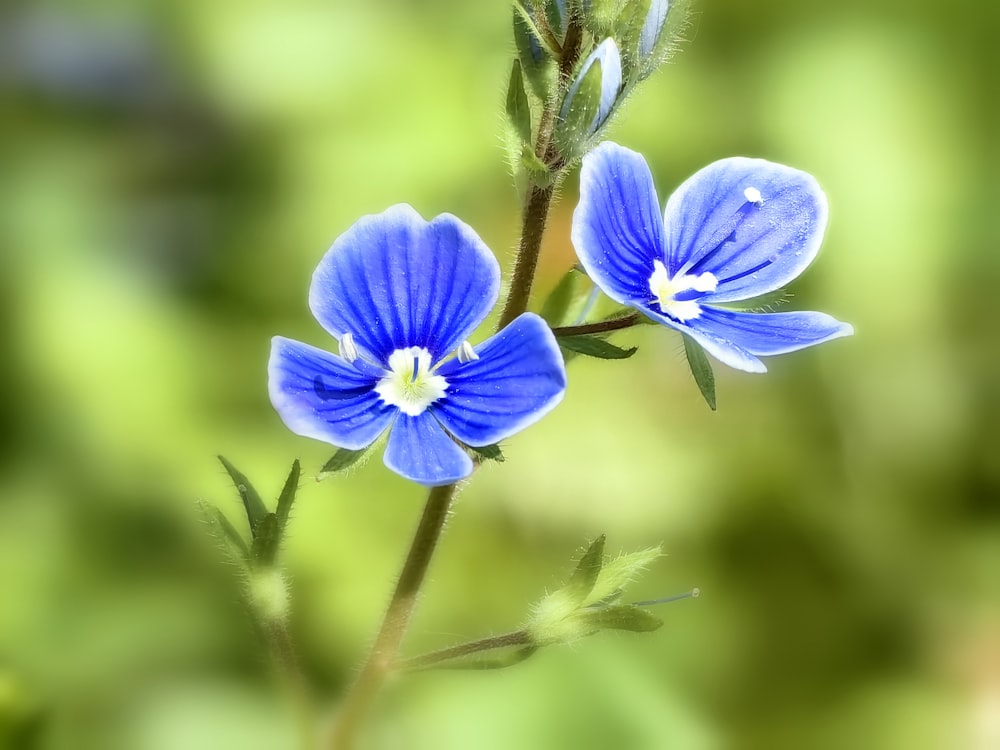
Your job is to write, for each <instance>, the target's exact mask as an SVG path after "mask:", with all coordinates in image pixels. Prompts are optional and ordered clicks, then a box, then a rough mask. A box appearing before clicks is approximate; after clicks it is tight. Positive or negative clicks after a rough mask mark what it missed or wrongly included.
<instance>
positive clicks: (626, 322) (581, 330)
mask: <svg viewBox="0 0 1000 750" xmlns="http://www.w3.org/2000/svg"><path fill="white" fill-rule="evenodd" d="M638 322H639V313H632V314H631V315H626V316H624V317H621V318H613V319H612V320H602V321H601V322H600V323H584V324H583V325H578V326H561V327H559V328H553V329H552V333H554V334H555V335H556V336H584V335H586V334H588V333H609V332H611V331H620V330H622V329H624V328H631V327H632V326H634V325H636V324H637V323H638Z"/></svg>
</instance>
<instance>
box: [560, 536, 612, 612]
mask: <svg viewBox="0 0 1000 750" xmlns="http://www.w3.org/2000/svg"><path fill="white" fill-rule="evenodd" d="M605 541H606V537H605V535H604V534H601V535H600V536H599V537H597V538H596V539H595V540H594V541H592V542H591V543H590V546H589V547H587V551H586V552H584V553H583V557H581V558H580V562H578V563H577V565H576V570H574V571H573V575H572V576H570V579H569V582H568V583H567V584H566V586H565V591H566V593H567V594H568V595H569V597H570V598H571V599H572V600H573V601H574V602H575V603H576V604H583V602H585V601H586V599H587V596H588V595H589V594H590V592H591V591H592V590H593V588H594V584H595V583H597V577H598V576H599V575H600V574H601V568H603V567H604V543H605Z"/></svg>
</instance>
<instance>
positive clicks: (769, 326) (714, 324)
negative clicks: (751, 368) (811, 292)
mask: <svg viewBox="0 0 1000 750" xmlns="http://www.w3.org/2000/svg"><path fill="white" fill-rule="evenodd" d="M688 324H689V325H690V326H691V327H692V328H694V329H696V330H700V331H705V332H708V333H711V334H713V335H715V336H718V337H719V338H723V339H727V340H729V341H732V342H733V343H735V344H737V345H738V346H739V347H740V348H742V349H745V350H746V351H748V352H750V353H751V354H756V355H758V356H771V355H774V354H786V353H787V352H794V351H797V350H799V349H805V348H806V347H807V346H814V345H816V344H822V343H823V342H824V341H830V340H831V339H837V338H840V337H842V336H850V335H851V334H853V333H854V328H852V327H851V326H850V325H848V324H847V323H841V322H840V321H839V320H836V319H835V318H832V317H830V316H829V315H827V314H826V313H821V312H779V313H752V312H736V311H733V310H720V309H718V308H712V307H703V308H702V314H701V315H700V316H699V317H698V318H695V319H694V320H689V321H688Z"/></svg>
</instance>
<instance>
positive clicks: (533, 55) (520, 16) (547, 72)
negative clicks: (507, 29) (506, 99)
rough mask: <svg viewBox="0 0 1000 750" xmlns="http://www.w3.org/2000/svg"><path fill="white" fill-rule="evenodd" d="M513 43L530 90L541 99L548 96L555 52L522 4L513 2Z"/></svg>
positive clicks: (516, 1) (516, 0)
mask: <svg viewBox="0 0 1000 750" xmlns="http://www.w3.org/2000/svg"><path fill="white" fill-rule="evenodd" d="M514 44H515V45H516V46H517V56H518V59H519V60H520V61H521V69H522V71H523V72H524V77H525V78H526V79H527V81H528V84H529V85H530V86H531V90H532V91H533V92H534V93H535V96H537V97H538V98H539V99H541V100H542V101H545V100H546V99H548V97H549V88H550V87H551V85H552V81H553V78H554V75H553V70H554V65H553V63H552V61H553V60H554V59H555V54H554V52H553V50H552V48H551V47H550V46H549V44H548V41H547V40H546V39H545V37H544V35H543V34H542V33H541V32H540V31H539V29H538V26H537V25H535V21H534V19H533V18H532V16H531V13H530V12H529V11H528V10H527V9H526V8H525V7H524V5H523V4H522V3H521V2H519V0H515V2H514Z"/></svg>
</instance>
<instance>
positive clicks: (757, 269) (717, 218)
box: [664, 157, 827, 303]
mask: <svg viewBox="0 0 1000 750" xmlns="http://www.w3.org/2000/svg"><path fill="white" fill-rule="evenodd" d="M748 188H753V189H756V190H757V191H759V192H760V195H761V198H762V203H760V204H759V205H758V204H754V203H751V202H749V201H748V200H747V197H746V195H745V194H744V191H745V190H747V189H748ZM826 218H827V205H826V196H825V195H824V194H823V191H822V190H821V189H820V187H819V185H818V184H817V183H816V180H814V179H813V178H812V176H811V175H809V174H807V173H805V172H802V171H799V170H797V169H792V168H791V167H786V166H783V165H781V164H774V163H772V162H768V161H764V160H762V159H746V158H743V157H736V158H731V159H722V160H721V161H717V162H714V163H713V164H710V165H708V166H707V167H705V168H704V169H702V170H700V171H699V172H697V173H696V174H695V175H694V176H692V177H690V178H689V179H688V180H686V181H685V182H684V184H682V185H681V186H680V187H679V188H678V189H677V191H676V192H675V193H674V194H673V195H671V196H670V199H669V200H668V201H667V207H666V211H665V214H664V225H665V227H666V240H667V258H668V263H667V269H668V270H669V272H670V275H671V276H674V275H676V274H677V273H678V271H683V272H685V273H690V274H700V273H703V272H705V271H708V272H710V273H712V274H713V275H714V276H715V277H716V279H718V281H719V286H718V289H717V291H715V292H714V293H712V294H709V295H706V296H705V297H704V301H705V302H708V303H713V302H730V301H733V300H742V299H749V298H751V297H756V296H759V295H761V294H767V293H768V292H772V291H774V290H775V289H778V288H780V287H782V286H784V285H785V284H787V283H788V282H789V281H791V280H792V279H794V278H795V277H796V276H798V275H799V274H800V273H802V271H803V269H804V268H805V267H806V266H808V265H809V264H810V263H811V262H812V260H813V258H814V257H816V253H817V251H818V250H819V245H820V242H821V241H822V239H823V232H824V230H825V229H826Z"/></svg>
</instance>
